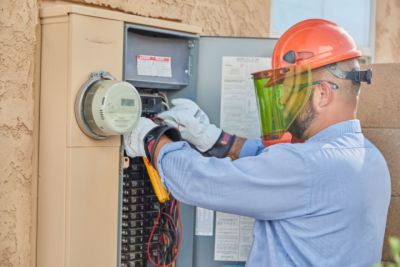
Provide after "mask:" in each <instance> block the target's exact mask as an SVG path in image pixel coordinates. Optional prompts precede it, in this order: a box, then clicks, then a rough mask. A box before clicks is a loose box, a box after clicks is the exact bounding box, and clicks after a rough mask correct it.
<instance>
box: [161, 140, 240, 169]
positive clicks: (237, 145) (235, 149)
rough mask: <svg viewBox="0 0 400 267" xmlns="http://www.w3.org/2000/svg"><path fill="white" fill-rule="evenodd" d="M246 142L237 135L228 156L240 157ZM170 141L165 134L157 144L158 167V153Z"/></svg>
mask: <svg viewBox="0 0 400 267" xmlns="http://www.w3.org/2000/svg"><path fill="white" fill-rule="evenodd" d="M245 142H246V139H245V138H241V137H237V138H236V139H235V141H234V142H233V145H232V146H231V148H230V149H229V151H228V154H227V157H229V158H231V159H232V160H235V159H238V158H239V155H240V152H241V150H242V148H243V145H244V144H245ZM169 143H172V141H171V139H169V138H168V137H167V136H165V135H164V136H162V137H161V138H160V141H159V142H158V145H157V147H156V150H155V153H154V154H155V161H154V162H155V164H156V167H157V158H158V153H159V152H160V150H161V148H162V147H163V146H164V145H166V144H169Z"/></svg>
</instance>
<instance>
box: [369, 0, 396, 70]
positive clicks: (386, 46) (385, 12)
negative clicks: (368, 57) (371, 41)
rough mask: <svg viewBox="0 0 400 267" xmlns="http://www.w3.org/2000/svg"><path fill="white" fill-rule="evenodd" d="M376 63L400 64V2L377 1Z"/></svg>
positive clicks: (393, 0)
mask: <svg viewBox="0 0 400 267" xmlns="http://www.w3.org/2000/svg"><path fill="white" fill-rule="evenodd" d="M376 2H377V4H376V36H375V38H376V39H375V40H376V41H375V61H376V63H390V62H400V1H398V0H377V1H376Z"/></svg>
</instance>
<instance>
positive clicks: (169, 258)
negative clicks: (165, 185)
mask: <svg viewBox="0 0 400 267" xmlns="http://www.w3.org/2000/svg"><path fill="white" fill-rule="evenodd" d="M156 234H157V235H156ZM156 236H158V238H157V239H155V237H156ZM181 242H182V222H181V218H180V209H179V202H178V201H177V200H176V199H174V198H173V197H172V196H171V200H170V201H168V202H166V203H164V204H162V205H161V206H160V210H159V212H158V215H157V218H156V219H155V221H154V225H153V227H152V229H151V232H150V236H149V240H148V242H147V258H148V260H149V261H150V262H151V264H153V265H154V266H155V267H170V266H171V267H174V266H175V262H176V258H177V257H178V254H179V249H180V245H181ZM153 252H156V253H153Z"/></svg>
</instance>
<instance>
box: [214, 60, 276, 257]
mask: <svg viewBox="0 0 400 267" xmlns="http://www.w3.org/2000/svg"><path fill="white" fill-rule="evenodd" d="M270 68H271V58H267V57H224V58H223V62H222V87H221V120H220V126H221V128H222V129H224V130H225V131H227V132H229V133H232V134H236V135H238V136H242V137H246V138H260V136H261V130H260V122H259V119H258V118H259V117H258V116H259V115H258V108H257V100H256V94H255V89H254V85H253V79H252V76H251V73H254V72H257V71H261V70H266V69H270ZM253 225H254V219H253V218H248V217H244V216H238V215H232V214H227V213H222V212H217V213H216V228H215V251H214V260H219V261H246V260H247V257H248V254H249V251H250V247H251V244H252V241H253V237H252V230H253Z"/></svg>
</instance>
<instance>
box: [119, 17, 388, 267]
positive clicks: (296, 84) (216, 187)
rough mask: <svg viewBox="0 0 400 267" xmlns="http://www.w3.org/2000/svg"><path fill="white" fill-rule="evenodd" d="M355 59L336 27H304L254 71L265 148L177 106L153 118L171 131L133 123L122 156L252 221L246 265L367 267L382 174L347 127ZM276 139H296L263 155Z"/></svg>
mask: <svg viewBox="0 0 400 267" xmlns="http://www.w3.org/2000/svg"><path fill="white" fill-rule="evenodd" d="M360 56H361V53H360V51H358V50H357V48H356V45H355V43H354V41H353V39H352V38H351V36H350V35H349V34H348V33H347V32H346V31H345V30H344V29H343V28H341V27H339V26H338V25H336V24H334V23H332V22H330V21H326V20H322V19H310V20H305V21H302V22H300V23H298V24H296V25H294V26H293V27H291V28H290V29H289V30H288V31H287V32H285V33H284V34H283V35H282V37H281V38H280V39H279V40H278V42H277V44H276V46H275V49H274V52H273V56H272V70H267V71H263V72H260V73H256V74H254V79H255V85H256V92H257V101H258V108H259V111H260V118H261V126H262V133H263V140H246V139H244V138H240V137H235V136H234V135H230V134H228V133H225V132H223V131H222V130H221V129H218V128H217V127H216V126H215V125H213V124H210V123H209V119H208V117H207V115H206V114H205V113H204V112H203V111H202V110H201V109H200V108H199V107H198V106H197V105H196V104H195V103H194V102H192V101H190V100H186V99H176V100H175V101H173V104H174V105H175V106H174V107H173V108H172V109H170V110H169V111H166V112H164V113H161V114H160V115H159V116H160V117H161V118H162V119H164V120H165V122H166V123H167V124H168V126H158V125H156V124H155V123H153V122H152V121H151V120H149V119H145V118H141V119H140V120H139V122H138V125H137V127H136V128H135V129H134V130H133V131H132V132H131V133H130V134H127V135H125V137H124V141H125V146H126V151H127V153H128V155H130V156H143V155H146V156H147V157H148V158H149V159H150V160H151V162H152V163H153V164H154V165H155V166H156V167H157V169H158V171H159V173H160V176H161V179H162V181H163V183H164V185H165V186H166V187H167V189H168V190H169V192H170V193H171V194H172V195H173V196H174V197H175V198H177V199H178V200H180V201H182V202H183V203H187V204H190V205H195V206H199V207H204V208H208V209H212V210H217V211H222V212H228V213H233V214H239V215H244V216H249V217H253V218H255V219H256V222H255V225H254V230H253V237H254V240H253V245H252V248H251V252H250V255H249V257H248V260H247V264H246V266H256V267H258V266H277V267H282V266H373V265H374V264H375V263H378V262H380V260H381V253H382V246H383V237H384V232H385V225H386V217H387V210H388V206H389V200H390V175H389V171H388V167H387V164H386V161H385V159H384V158H383V156H382V154H381V153H380V152H379V151H378V149H377V148H376V147H375V146H374V145H373V144H372V143H371V142H370V141H368V140H367V139H366V138H365V137H364V135H363V134H362V131H361V126H360V122H359V121H358V120H357V119H356V112H357V103H358V97H359V89H360V83H361V82H367V83H370V82H371V70H365V71H361V70H360V67H359V64H358V61H357V58H359V57H360ZM177 129H179V131H178V130H177ZM285 131H288V132H290V133H291V134H292V135H293V136H294V137H296V138H301V139H304V140H305V142H303V143H279V144H275V145H270V146H267V147H265V145H264V144H267V145H268V144H270V141H271V140H275V141H276V140H278V142H279V141H280V139H279V138H282V136H284V132H285ZM179 132H180V134H181V136H182V138H183V139H184V140H186V141H187V142H189V143H190V144H192V146H194V147H196V149H197V150H195V149H193V148H192V147H191V146H190V145H189V144H188V143H187V142H185V141H179V140H180V136H179V135H180V134H179ZM173 141H176V142H173ZM263 142H264V144H263ZM199 151H200V152H202V153H200V152H199Z"/></svg>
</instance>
